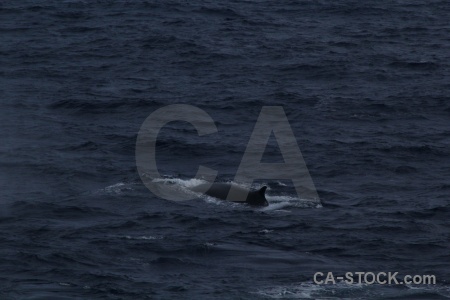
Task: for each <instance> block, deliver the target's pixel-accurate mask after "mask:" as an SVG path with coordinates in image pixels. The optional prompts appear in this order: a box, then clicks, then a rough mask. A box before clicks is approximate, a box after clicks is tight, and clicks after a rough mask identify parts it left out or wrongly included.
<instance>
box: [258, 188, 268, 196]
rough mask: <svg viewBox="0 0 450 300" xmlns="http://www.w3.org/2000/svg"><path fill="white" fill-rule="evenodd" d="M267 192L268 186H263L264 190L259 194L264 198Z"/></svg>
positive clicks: (260, 190)
mask: <svg viewBox="0 0 450 300" xmlns="http://www.w3.org/2000/svg"><path fill="white" fill-rule="evenodd" d="M266 190H267V186H263V187H262V188H260V189H259V191H258V193H259V194H260V195H262V196H264V195H265V193H266Z"/></svg>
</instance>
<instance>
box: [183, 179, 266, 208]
mask: <svg viewBox="0 0 450 300" xmlns="http://www.w3.org/2000/svg"><path fill="white" fill-rule="evenodd" d="M208 185H209V184H200V185H197V186H194V187H192V188H190V189H191V190H192V191H194V192H202V191H204V189H205V187H206V186H208ZM231 186H233V189H234V191H235V192H236V193H237V194H236V193H235V194H234V195H236V196H237V197H236V199H244V197H243V196H241V197H239V195H247V196H246V198H245V201H233V200H231V201H232V202H235V203H246V204H248V205H251V206H268V205H269V202H268V201H267V199H266V189H267V186H263V187H262V188H260V189H259V190H255V191H251V190H247V189H245V188H243V187H240V186H238V185H236V184H231V183H213V184H212V185H211V186H210V187H209V189H208V190H207V191H206V192H205V194H206V195H208V196H211V197H214V198H217V199H221V200H227V197H228V193H229V192H230V188H231Z"/></svg>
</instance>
